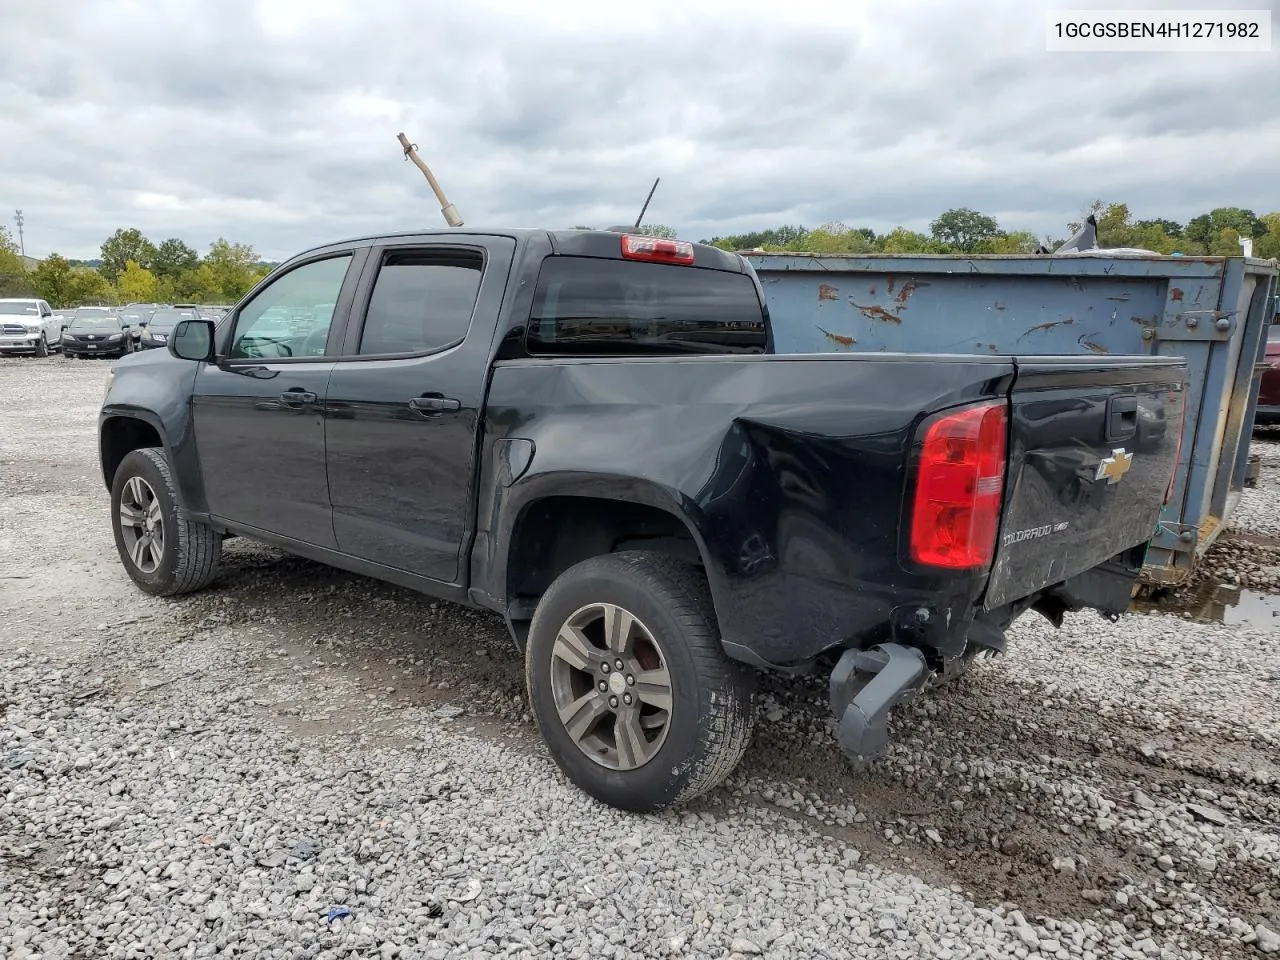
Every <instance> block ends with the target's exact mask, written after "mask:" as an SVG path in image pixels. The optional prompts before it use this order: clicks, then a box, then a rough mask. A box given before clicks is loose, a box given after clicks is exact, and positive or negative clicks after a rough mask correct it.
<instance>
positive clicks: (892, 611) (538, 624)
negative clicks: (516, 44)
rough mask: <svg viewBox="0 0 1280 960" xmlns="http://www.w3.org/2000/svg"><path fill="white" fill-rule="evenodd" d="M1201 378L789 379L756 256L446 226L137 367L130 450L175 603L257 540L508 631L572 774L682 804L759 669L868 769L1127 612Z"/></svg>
mask: <svg viewBox="0 0 1280 960" xmlns="http://www.w3.org/2000/svg"><path fill="white" fill-rule="evenodd" d="M1185 383H1186V371H1185V368H1184V365H1183V363H1182V362H1181V361H1177V360H1169V359H1165V358H1150V357H1099V356H1090V357H1030V358H1023V357H1011V356H990V357H988V356H981V357H980V356H935V355H923V354H910V355H908V354H869V355H868V354H864V355H822V356H779V355H775V354H774V353H773V349H772V340H771V335H770V324H769V317H768V312H767V310H766V308H765V306H764V298H763V296H762V291H761V287H760V284H759V281H758V280H757V278H756V276H755V274H754V273H753V271H752V270H751V267H750V265H749V264H748V263H747V262H746V260H745V259H744V258H742V257H740V256H737V255H735V254H731V253H727V252H724V251H722V250H718V249H715V248H712V247H706V246H701V245H695V244H689V243H685V242H680V241H671V240H659V239H654V238H648V237H639V236H633V235H629V234H625V233H621V232H607V231H545V230H497V231H479V230H471V229H468V230H465V231H458V230H453V231H425V232H422V233H413V234H397V235H393V236H379V237H368V238H364V239H358V240H352V241H348V242H344V243H337V244H331V245H329V246H325V247H321V248H318V249H315V250H311V251H309V252H307V253H304V254H302V255H300V256H298V257H296V258H294V259H292V260H290V261H289V262H287V263H285V264H283V265H282V266H280V267H279V268H278V269H277V270H275V271H274V272H273V273H272V274H271V275H270V276H269V277H267V278H266V279H265V280H264V281H263V282H262V283H261V284H260V285H259V286H258V287H257V288H256V289H255V290H253V291H252V292H251V293H250V294H249V295H248V296H247V297H246V298H245V299H244V300H243V301H242V302H241V303H240V304H239V305H238V306H237V307H236V308H235V309H233V310H232V311H231V312H230V313H229V314H228V315H227V316H226V317H225V318H224V319H223V320H222V321H220V322H218V323H217V324H216V326H215V323H214V322H213V321H210V320H205V319H194V320H184V321H182V322H180V323H179V324H178V326H177V327H176V329H175V330H174V332H173V335H172V336H171V338H170V342H169V344H168V349H167V350H154V351H147V352H146V353H143V354H139V355H136V356H133V357H130V358H128V359H126V360H124V361H122V362H120V363H118V364H116V366H115V368H114V371H113V378H112V382H111V383H110V385H109V387H108V390H107V394H106V397H105V399H104V402H103V405H102V411H101V416H100V421H99V438H100V458H101V463H102V474H103V479H104V480H105V482H106V484H107V486H108V488H109V489H110V492H111V518H112V525H113V528H114V533H115V540H116V545H117V547H118V548H119V552H120V557H121V560H122V562H123V563H124V566H125V569H126V570H127V571H128V573H129V575H130V576H131V577H132V578H133V579H134V581H135V582H136V583H137V584H138V585H139V586H140V587H141V588H142V589H143V590H146V591H147V592H149V593H153V594H157V595H162V596H165V595H174V594H180V593H185V592H188V591H192V590H196V589H199V588H201V587H204V586H205V585H207V584H208V583H210V581H212V580H213V578H214V576H215V572H216V568H217V565H218V561H219V556H220V552H221V545H222V540H223V539H224V538H225V537H228V536H232V535H240V536H246V537H252V538H255V539H258V540H261V541H266V542H268V543H272V544H275V545H277V546H279V547H281V548H283V549H285V550H287V551H289V552H291V553H294V554H298V555H301V556H304V557H310V558H312V559H314V560H318V561H321V562H323V563H328V564H332V565H334V566H336V567H341V568H344V569H346V570H350V571H354V572H356V573H359V574H364V575H367V576H371V577H376V578H379V579H383V580H388V581H391V582H393V583H397V584H401V585H403V586H405V587H409V588H412V589H414V590H419V591H422V592H424V593H428V594H431V595H433V596H437V597H442V598H445V599H448V600H452V601H457V602H459V603H465V604H472V605H476V606H480V607H486V608H489V609H491V610H495V611H497V612H499V613H500V614H502V615H503V616H504V617H505V618H506V622H507V624H508V625H509V627H510V630H511V633H512V636H513V638H514V639H515V642H516V643H517V644H518V645H519V647H520V648H521V649H523V651H524V656H525V663H526V676H527V680H528V688H529V698H530V701H531V704H532V710H533V713H534V716H535V717H536V721H537V725H538V728H539V730H540V732H541V734H542V736H543V737H544V739H545V740H546V743H547V745H548V747H549V749H550V752H551V753H552V755H553V756H554V757H555V759H556V761H557V762H558V763H559V764H560V766H561V767H562V768H563V769H564V771H565V773H566V774H567V775H568V776H569V778H570V779H572V780H573V781H574V782H575V783H576V784H578V785H579V786H581V787H582V788H583V789H585V790H586V791H588V792H589V793H591V794H593V795H594V796H596V797H598V798H600V799H601V800H604V801H605V802H607V803H610V804H613V805H616V806H619V807H623V808H626V809H631V810H652V809H656V808H659V807H662V806H664V805H667V804H671V803H676V802H680V801H683V800H687V799H688V798H690V797H693V796H695V795H697V794H699V793H701V792H703V791H705V790H707V789H709V788H711V787H712V786H714V785H715V784H717V783H718V782H720V781H721V780H722V779H723V778H724V777H725V776H726V775H728V774H729V772H730V771H731V770H733V768H734V766H735V765H736V764H737V762H738V760H739V759H740V758H741V756H742V754H743V751H744V750H745V749H746V746H747V742H748V739H749V738H750V735H751V731H752V728H753V725H754V721H755V706H754V699H753V690H754V677H755V675H756V671H758V670H767V671H776V672H781V673H784V674H796V673H800V672H805V671H815V670H821V671H823V672H824V673H826V674H829V676H830V689H831V704H832V709H833V711H834V713H835V716H836V717H837V719H838V721H839V741H840V745H841V747H842V748H843V750H844V751H845V752H846V753H847V754H849V755H850V756H853V757H860V758H861V757H871V756H875V755H876V754H877V753H879V752H880V751H882V750H883V749H884V747H885V745H886V743H887V727H886V716H887V714H888V713H889V711H890V709H891V708H892V707H893V706H894V705H895V704H897V703H899V702H901V700H902V699H903V698H904V697H906V696H908V695H910V694H912V693H914V692H915V691H917V690H918V689H920V688H921V686H922V685H924V684H925V683H926V682H927V681H928V680H929V679H930V678H937V677H946V676H948V675H950V674H952V673H954V672H955V671H956V670H957V669H958V668H959V667H961V666H962V665H963V664H965V663H966V662H967V660H968V659H969V658H970V657H971V656H972V655H973V654H974V653H975V652H983V651H1000V650H1001V649H1003V646H1004V636H1005V628H1006V627H1007V626H1008V625H1009V624H1010V623H1011V622H1012V621H1013V620H1014V618H1016V617H1017V616H1018V615H1020V614H1021V613H1023V612H1024V611H1026V610H1030V609H1034V610H1036V611H1038V612H1040V613H1041V614H1043V615H1045V616H1046V617H1048V618H1049V619H1051V620H1053V621H1055V622H1057V623H1061V619H1062V616H1063V614H1064V613H1065V612H1067V611H1071V610H1077V609H1082V608H1086V607H1087V608H1094V609H1097V610H1100V611H1102V612H1104V613H1106V614H1108V615H1112V616H1114V615H1118V614H1119V613H1120V612H1122V611H1123V610H1125V608H1126V607H1127V605H1128V601H1129V597H1130V591H1131V585H1132V582H1133V580H1134V578H1135V576H1136V575H1137V573H1138V571H1139V569H1140V567H1141V563H1142V559H1143V554H1144V550H1145V547H1146V542H1147V540H1148V539H1149V538H1150V537H1151V536H1152V534H1153V532H1154V530H1155V527H1156V523H1157V518H1158V516H1159V513H1160V509H1161V506H1162V498H1164V497H1166V496H1167V493H1168V489H1169V486H1170V481H1171V478H1172V475H1173V470H1174V465H1175V461H1176V459H1177V456H1178V437H1179V436H1180V435H1181V429H1180V425H1181V422H1182V415H1183V398H1184V393H1185ZM1064 655H1069V653H1066V652H1064Z"/></svg>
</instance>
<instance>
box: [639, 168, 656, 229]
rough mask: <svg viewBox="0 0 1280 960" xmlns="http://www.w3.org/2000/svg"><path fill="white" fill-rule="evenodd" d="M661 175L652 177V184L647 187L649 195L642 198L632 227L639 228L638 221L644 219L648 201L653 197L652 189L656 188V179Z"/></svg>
mask: <svg viewBox="0 0 1280 960" xmlns="http://www.w3.org/2000/svg"><path fill="white" fill-rule="evenodd" d="M661 179H662V178H661V177H654V178H653V186H652V187H650V188H649V195H648V196H647V197H645V198H644V206H643V207H641V208H640V216H638V217H636V225H635V227H634V228H633V229H636V230H639V229H640V221H641V220H643V219H644V214H645V211H646V210H648V209H649V201H650V200H652V199H653V191H655V190H657V189H658V181H659V180H661Z"/></svg>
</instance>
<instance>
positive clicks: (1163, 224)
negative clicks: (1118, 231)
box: [1134, 217, 1182, 239]
mask: <svg viewBox="0 0 1280 960" xmlns="http://www.w3.org/2000/svg"><path fill="white" fill-rule="evenodd" d="M1134 227H1136V228H1137V229H1139V230H1150V229H1153V228H1154V229H1158V230H1159V231H1160V232H1161V233H1163V234H1164V235H1165V236H1166V237H1173V238H1174V239H1177V238H1178V237H1181V236H1182V224H1180V223H1179V222H1178V221H1177V220H1165V219H1164V218H1163V217H1157V218H1156V219H1154V220H1139V221H1138V222H1137V223H1135V224H1134Z"/></svg>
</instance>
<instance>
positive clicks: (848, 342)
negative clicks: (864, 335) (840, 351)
mask: <svg viewBox="0 0 1280 960" xmlns="http://www.w3.org/2000/svg"><path fill="white" fill-rule="evenodd" d="M815 326H816V324H815ZM818 329H819V330H822V327H818ZM822 335H823V336H824V337H826V338H827V339H828V340H830V341H831V342H832V343H834V344H835V345H836V346H839V347H843V348H844V349H845V350H848V349H849V348H850V347H852V346H853V345H854V344H855V343H857V342H858V341H857V340H855V339H853V337H849V336H845V335H844V334H843V333H832V332H831V331H830V330H822Z"/></svg>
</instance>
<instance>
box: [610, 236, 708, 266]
mask: <svg viewBox="0 0 1280 960" xmlns="http://www.w3.org/2000/svg"><path fill="white" fill-rule="evenodd" d="M622 258H623V259H624V260H649V261H651V262H653V263H682V264H690V263H693V244H692V243H689V242H688V241H687V240H663V239H662V238H661V237H637V236H634V235H633V234H630V233H627V234H623V236H622Z"/></svg>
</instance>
